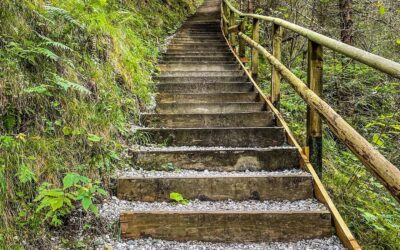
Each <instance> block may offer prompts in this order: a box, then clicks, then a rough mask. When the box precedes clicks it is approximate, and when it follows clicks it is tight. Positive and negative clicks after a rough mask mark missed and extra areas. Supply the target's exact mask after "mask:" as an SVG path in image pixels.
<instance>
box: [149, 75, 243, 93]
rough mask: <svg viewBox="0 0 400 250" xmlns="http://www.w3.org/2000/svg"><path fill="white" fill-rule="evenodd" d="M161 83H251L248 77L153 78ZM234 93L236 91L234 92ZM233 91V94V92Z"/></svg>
mask: <svg viewBox="0 0 400 250" xmlns="http://www.w3.org/2000/svg"><path fill="white" fill-rule="evenodd" d="M153 79H154V80H155V81H157V82H159V83H190V84H192V85H194V84H199V83H249V84H250V81H249V79H248V78H247V76H158V77H154V78H153ZM232 91H234V90H232ZM232 91H231V92H232Z"/></svg>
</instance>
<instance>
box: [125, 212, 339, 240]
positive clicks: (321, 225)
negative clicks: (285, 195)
mask: <svg viewBox="0 0 400 250" xmlns="http://www.w3.org/2000/svg"><path fill="white" fill-rule="evenodd" d="M120 224H121V236H122V238H123V239H138V238H144V237H151V238H156V239H163V240H174V241H193V240H196V241H208V242H276V241H279V242H292V241H300V240H304V239H314V238H325V237H329V236H331V235H332V226H331V214H330V213H329V211H328V210H311V211H246V210H243V211H229V210H218V211H212V210H199V211H179V212H174V211H163V210H158V211H157V210H154V211H126V212H123V213H122V214H121V215H120Z"/></svg>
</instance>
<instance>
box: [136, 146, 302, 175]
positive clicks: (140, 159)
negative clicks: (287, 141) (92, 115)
mask: <svg viewBox="0 0 400 250" xmlns="http://www.w3.org/2000/svg"><path fill="white" fill-rule="evenodd" d="M131 153H132V156H133V164H134V165H135V166H138V167H141V168H143V169H162V168H163V166H166V165H168V164H172V165H173V166H174V167H175V168H178V169H190V170H205V169H208V170H210V171H244V170H247V169H249V170H252V171H260V170H267V171H277V170H284V169H293V168H297V167H299V158H298V152H297V151H296V150H295V149H291V148H275V149H273V150H236V151H231V150H215V151H173V152H170V151H157V152H150V151H149V152H148V151H132V152H131Z"/></svg>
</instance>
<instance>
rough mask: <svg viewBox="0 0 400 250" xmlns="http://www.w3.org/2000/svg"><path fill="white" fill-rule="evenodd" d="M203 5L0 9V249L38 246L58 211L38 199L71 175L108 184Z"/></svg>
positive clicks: (69, 1) (66, 4) (39, 3)
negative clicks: (182, 32)
mask: <svg viewBox="0 0 400 250" xmlns="http://www.w3.org/2000/svg"><path fill="white" fill-rule="evenodd" d="M200 1H201V0H167V1H156V0H149V1H111V0H109V1H107V0H89V1H83V0H50V1H44V0H35V1H28V0H25V1H12V0H3V1H1V2H0V20H1V26H0V69H1V70H0V121H1V122H0V216H1V221H0V249H1V248H5V249H14V248H20V247H22V244H23V245H25V246H29V245H30V246H33V248H41V247H43V244H44V243H45V242H46V240H45V239H46V236H47V235H48V232H49V231H51V229H52V228H51V227H50V226H49V225H48V224H50V223H45V224H44V222H49V220H43V218H44V214H43V213H44V212H47V213H48V212H49V211H52V209H54V208H57V207H58V206H59V205H60V200H59V199H58V200H56V201H54V200H52V201H51V202H53V203H54V204H53V203H46V202H45V203H43V200H44V199H45V198H46V194H47V195H49V194H50V195H52V194H60V192H62V190H59V189H57V188H60V187H62V185H63V184H62V180H63V178H64V177H65V175H66V174H67V173H77V174H79V175H81V176H86V177H88V178H90V179H93V180H101V181H102V182H103V183H104V184H106V186H107V184H108V183H109V181H110V180H109V177H110V173H111V172H112V170H113V168H114V167H115V166H117V165H118V164H120V162H121V157H120V154H121V152H122V151H123V149H124V140H123V138H125V136H126V135H127V133H128V124H129V123H131V122H135V121H136V122H137V120H138V119H137V115H138V111H139V110H141V109H143V108H145V107H146V106H147V105H149V104H150V103H151V102H152V98H151V97H152V92H153V84H152V82H151V76H152V74H153V73H154V72H156V71H157V68H156V66H155V64H156V62H157V57H158V55H159V51H160V46H161V45H162V43H163V41H164V39H165V37H166V36H167V35H168V34H171V33H173V31H174V30H176V28H178V27H179V25H180V23H181V22H182V20H183V19H184V18H185V17H186V16H187V15H189V14H191V13H193V12H194V10H195V7H196V6H197V5H198V4H199V3H200ZM133 139H135V138H133ZM138 139H140V138H138ZM82 178H84V177H82ZM85 181H87V179H85ZM45 182H47V183H51V185H52V186H50V184H46V185H47V186H42V183H45ZM80 185H89V184H88V183H81V184H80ZM91 185H92V184H91ZM40 186H42V188H41V189H40V188H39V187H40ZM96 187H97V186H96ZM97 191H98V190H96V192H97ZM38 192H40V194H41V195H42V196H39V197H38V198H37V199H36V200H35V198H36V197H37V196H38ZM74 192H77V191H76V190H75V191H74ZM63 194H64V193H63ZM53 198H54V197H53ZM56 198H57V197H56ZM58 198H60V197H58ZM63 198H66V197H64V196H63ZM70 198H71V197H70ZM72 198H73V197H72ZM72 198H71V199H72ZM75 199H76V200H78V201H79V199H80V200H81V201H82V199H84V198H83V197H80V196H79V195H77V196H76V197H75ZM46 201H47V202H49V200H48V199H47V200H46ZM57 202H58V203H57ZM65 202H66V201H65ZM88 202H89V201H88V200H87V199H86V200H85V202H83V201H82V202H81V203H82V204H80V203H76V202H72V204H71V205H72V206H79V207H80V208H81V207H82V205H83V208H88V209H89V208H91V210H95V209H94V208H93V207H92V206H91V204H89V203H88ZM38 206H44V207H43V208H42V209H38ZM45 208H47V209H45ZM49 209H50V210H49ZM55 210H57V209H55ZM84 210H85V209H84ZM89 210H90V209H89ZM51 215H54V214H51ZM49 219H50V221H51V220H52V219H54V222H55V224H62V223H63V221H62V220H63V216H61V217H58V216H55V217H54V218H53V216H50V217H49ZM64 219H65V220H66V218H64ZM59 220H60V221H59ZM47 242H48V241H47Z"/></svg>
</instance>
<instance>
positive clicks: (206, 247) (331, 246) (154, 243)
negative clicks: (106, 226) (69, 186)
mask: <svg viewBox="0 0 400 250" xmlns="http://www.w3.org/2000/svg"><path fill="white" fill-rule="evenodd" d="M95 245H97V246H96V249H98V250H100V249H101V250H103V247H104V245H108V246H110V247H112V248H113V249H114V250H122V249H124V250H125V249H135V250H171V249H174V250H241V249H243V250H244V249H246V250H248V249H251V250H261V249H263V250H288V249H289V250H344V249H346V248H344V247H343V245H342V244H341V243H340V241H339V239H338V238H337V237H335V236H334V237H331V238H325V239H313V240H303V241H298V242H293V243H282V242H274V243H210V242H199V241H186V242H177V241H165V240H157V239H151V238H148V239H140V240H129V241H116V240H113V239H110V237H109V236H108V235H106V236H104V237H102V238H98V239H97V240H96V241H95Z"/></svg>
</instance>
